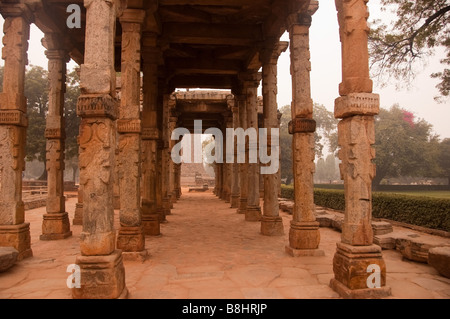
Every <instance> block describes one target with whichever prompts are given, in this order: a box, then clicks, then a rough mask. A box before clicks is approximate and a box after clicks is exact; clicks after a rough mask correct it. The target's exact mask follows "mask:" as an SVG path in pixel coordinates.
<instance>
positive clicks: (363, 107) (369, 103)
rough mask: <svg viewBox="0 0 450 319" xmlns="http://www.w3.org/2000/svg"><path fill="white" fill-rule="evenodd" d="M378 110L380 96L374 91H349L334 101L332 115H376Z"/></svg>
mask: <svg viewBox="0 0 450 319" xmlns="http://www.w3.org/2000/svg"><path fill="white" fill-rule="evenodd" d="M379 112H380V96H379V95H378V94H374V93H350V94H348V95H346V96H341V97H339V98H337V99H336V101H335V108H334V116H335V117H336V118H345V117H350V116H353V115H377V114H378V113H379Z"/></svg>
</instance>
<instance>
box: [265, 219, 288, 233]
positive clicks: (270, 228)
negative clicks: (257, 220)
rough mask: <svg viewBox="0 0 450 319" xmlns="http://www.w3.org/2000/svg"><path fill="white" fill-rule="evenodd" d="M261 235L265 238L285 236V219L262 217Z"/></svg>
mask: <svg viewBox="0 0 450 319" xmlns="http://www.w3.org/2000/svg"><path fill="white" fill-rule="evenodd" d="M261 234H263V235H265V236H283V235H284V227H283V218H281V217H279V216H277V217H270V216H262V218H261Z"/></svg>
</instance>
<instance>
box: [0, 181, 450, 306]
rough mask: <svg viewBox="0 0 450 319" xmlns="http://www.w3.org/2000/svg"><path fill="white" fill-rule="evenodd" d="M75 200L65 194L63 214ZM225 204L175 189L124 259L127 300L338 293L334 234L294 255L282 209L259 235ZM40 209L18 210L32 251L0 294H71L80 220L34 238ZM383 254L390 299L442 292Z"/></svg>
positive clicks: (445, 290)
mask: <svg viewBox="0 0 450 319" xmlns="http://www.w3.org/2000/svg"><path fill="white" fill-rule="evenodd" d="M76 201H77V200H76V198H70V199H68V200H67V206H66V207H67V210H68V212H69V216H70V220H72V218H73V212H74V210H75V204H76ZM229 207H230V205H229V203H225V202H224V201H221V200H219V199H218V198H217V197H215V195H214V194H212V192H211V191H208V192H205V193H194V192H191V193H190V192H188V191H187V189H183V196H182V197H181V199H180V200H179V201H178V202H177V203H175V204H174V208H173V210H172V214H171V215H169V216H167V220H168V222H167V223H165V224H162V225H161V232H162V235H161V236H159V237H147V238H146V245H145V246H146V249H147V250H148V252H149V255H150V256H149V258H148V259H147V260H146V261H145V262H143V263H142V262H139V261H128V260H125V261H124V266H125V273H126V285H127V288H128V290H129V295H128V298H132V299H134V298H136V299H156V298H162V299H171V298H176V299H229V298H233V299H242V298H247V299H270V298H277V299H285V298H295V299H303V298H307V299H310V298H323V299H327V298H339V295H338V294H337V293H336V292H334V291H333V290H332V289H331V288H330V287H329V286H328V285H329V282H330V279H331V278H332V277H333V255H334V253H335V251H336V242H339V241H340V233H339V232H337V231H335V230H332V229H330V228H320V235H321V244H320V247H319V248H320V249H322V250H324V252H325V256H322V257H296V258H294V257H291V256H289V255H287V254H286V253H285V251H284V247H285V245H286V243H287V240H288V232H289V223H290V220H291V218H292V217H291V216H290V215H288V214H287V213H284V212H281V211H280V216H282V218H283V223H284V229H285V233H286V234H285V235H284V236H280V237H267V236H263V235H261V234H260V223H258V222H246V221H245V220H244V216H243V215H239V214H237V213H236V209H232V208H229ZM45 213H46V212H45V207H42V208H38V209H34V210H29V211H27V212H26V220H27V221H28V222H30V223H31V226H30V231H31V247H32V250H33V254H34V256H33V257H31V258H27V259H25V260H23V261H21V262H18V263H17V264H16V265H15V266H14V267H13V268H11V269H9V270H8V271H7V272H4V273H0V298H20V299H25V298H55V299H56V298H58V299H59V298H64V299H66V298H67V299H70V298H72V294H71V291H70V289H68V288H67V286H66V279H67V277H68V276H69V273H67V272H66V270H67V267H68V265H70V264H73V263H74V262H75V258H76V256H77V255H79V254H80V244H79V235H80V233H81V226H72V231H73V236H72V237H70V238H67V239H64V240H59V241H41V240H39V236H40V235H41V225H42V215H43V214H45ZM117 215H118V212H117V211H116V216H117ZM118 226H119V225H118V218H116V229H117V228H118ZM383 256H384V260H385V262H386V268H387V286H389V287H391V289H392V296H391V297H390V298H450V280H449V279H446V278H444V277H442V276H439V275H438V273H437V272H436V271H435V270H434V268H432V267H431V266H429V265H426V264H420V263H416V262H411V261H406V260H402V256H401V254H400V253H399V252H396V251H391V250H389V251H383Z"/></svg>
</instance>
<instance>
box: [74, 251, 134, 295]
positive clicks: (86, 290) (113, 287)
mask: <svg viewBox="0 0 450 319" xmlns="http://www.w3.org/2000/svg"><path fill="white" fill-rule="evenodd" d="M76 264H77V265H78V266H80V268H81V288H73V289H72V295H73V298H74V299H116V298H126V296H127V294H128V290H127V288H126V286H125V268H124V267H123V258H122V253H121V251H120V250H116V251H114V252H113V253H112V254H110V255H107V256H78V257H77V259H76Z"/></svg>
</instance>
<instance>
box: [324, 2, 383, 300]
mask: <svg viewBox="0 0 450 319" xmlns="http://www.w3.org/2000/svg"><path fill="white" fill-rule="evenodd" d="M366 3H367V0H337V1H336V8H337V10H338V20H339V27H340V38H341V43H342V83H341V84H340V86H339V92H340V95H341V97H339V98H337V99H336V102H335V117H336V118H340V119H341V121H340V122H339V124H338V143H339V146H340V151H339V158H340V159H341V164H340V170H341V178H342V179H343V180H344V186H345V216H344V223H343V225H342V235H341V242H340V243H337V250H336V253H335V255H334V259H333V271H334V278H333V279H332V280H331V282H330V286H331V287H332V288H333V289H334V290H336V291H337V292H338V293H339V294H340V295H341V296H343V297H345V298H380V297H385V296H389V295H390V288H389V287H386V265H385V262H384V260H383V257H382V254H381V248H380V246H377V245H374V244H373V233H372V227H371V219H372V188H371V187H372V179H373V178H374V176H375V165H374V164H373V159H374V158H375V150H374V149H373V148H372V145H373V144H374V143H375V128H374V115H376V114H378V112H379V107H380V106H379V105H380V101H379V96H378V94H373V93H372V81H371V79H370V76H369V67H368V65H369V60H368V49H367V37H368V31H369V28H368V26H367V19H368V16H369V15H368V10H367V6H366ZM369 268H370V269H369ZM373 268H375V274H374V276H378V277H379V283H380V285H379V287H375V288H372V283H373V282H370V283H369V281H371V278H369V276H371V275H372V269H373ZM369 286H370V287H369Z"/></svg>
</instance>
